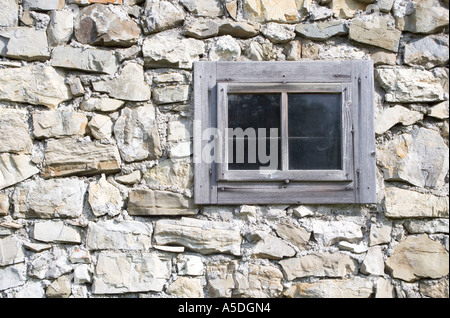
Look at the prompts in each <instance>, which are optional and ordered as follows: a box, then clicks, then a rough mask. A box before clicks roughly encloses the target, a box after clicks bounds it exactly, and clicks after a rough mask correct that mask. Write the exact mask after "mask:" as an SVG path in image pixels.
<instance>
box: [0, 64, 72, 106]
mask: <svg viewBox="0 0 450 318" xmlns="http://www.w3.org/2000/svg"><path fill="white" fill-rule="evenodd" d="M44 83H45V85H42V84H44ZM70 98H71V96H70V91H69V88H68V87H67V86H66V85H65V83H64V76H63V75H62V74H61V73H59V72H57V71H56V70H55V69H54V68H53V67H49V66H44V65H42V64H38V65H30V66H25V67H21V68H5V69H0V100H6V101H12V102H18V103H27V104H32V105H43V106H48V107H50V108H55V107H57V106H58V105H59V104H60V103H61V102H63V101H67V100H69V99H70Z"/></svg>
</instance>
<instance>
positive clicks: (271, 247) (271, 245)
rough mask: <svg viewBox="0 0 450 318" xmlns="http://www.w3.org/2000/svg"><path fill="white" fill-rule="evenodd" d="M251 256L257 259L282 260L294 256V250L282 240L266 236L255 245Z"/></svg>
mask: <svg viewBox="0 0 450 318" xmlns="http://www.w3.org/2000/svg"><path fill="white" fill-rule="evenodd" d="M252 255H253V256H254V257H259V258H268V259H282V258H283V257H292V256H294V255H295V250H294V249H293V248H292V247H291V246H289V245H288V244H287V243H285V242H284V241H283V240H282V239H280V238H278V237H276V236H274V235H272V234H268V235H266V236H265V237H264V238H263V239H262V240H261V241H259V242H258V243H257V244H256V245H255V247H254V248H253V249H252Z"/></svg>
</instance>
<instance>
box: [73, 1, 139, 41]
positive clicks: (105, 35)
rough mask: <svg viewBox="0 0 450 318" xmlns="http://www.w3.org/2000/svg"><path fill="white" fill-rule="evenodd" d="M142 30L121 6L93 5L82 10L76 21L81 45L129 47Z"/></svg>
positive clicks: (77, 36)
mask: <svg viewBox="0 0 450 318" xmlns="http://www.w3.org/2000/svg"><path fill="white" fill-rule="evenodd" d="M140 33H141V29H140V28H139V26H138V25H137V23H136V22H134V21H133V20H132V19H131V18H130V17H129V16H128V14H127V12H126V11H125V9H124V8H123V7H121V6H107V5H103V4H93V5H90V6H87V7H86V8H84V9H81V10H80V12H79V13H78V16H77V17H76V19H75V37H76V38H77V40H78V41H79V42H80V43H83V44H91V45H104V46H119V47H128V46H132V45H133V44H135V43H136V42H137V41H138V39H139V36H140Z"/></svg>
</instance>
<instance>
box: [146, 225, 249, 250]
mask: <svg viewBox="0 0 450 318" xmlns="http://www.w3.org/2000/svg"><path fill="white" fill-rule="evenodd" d="M154 240H155V242H156V244H159V245H167V244H168V245H181V246H185V247H186V248H187V249H188V250H191V251H194V252H198V253H201V254H205V255H207V254H214V253H223V254H232V255H241V242H242V237H241V235H240V229H239V227H238V226H237V225H234V224H229V223H226V222H215V221H204V220H197V219H193V218H184V217H183V218H181V220H159V221H157V222H156V226H155V231H154Z"/></svg>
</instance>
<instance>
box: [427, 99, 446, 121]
mask: <svg viewBox="0 0 450 318" xmlns="http://www.w3.org/2000/svg"><path fill="white" fill-rule="evenodd" d="M448 108H449V107H448V100H446V101H443V102H441V103H439V104H437V105H434V106H433V107H431V108H430V109H428V110H427V115H428V116H431V117H434V118H438V119H446V118H448Z"/></svg>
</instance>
